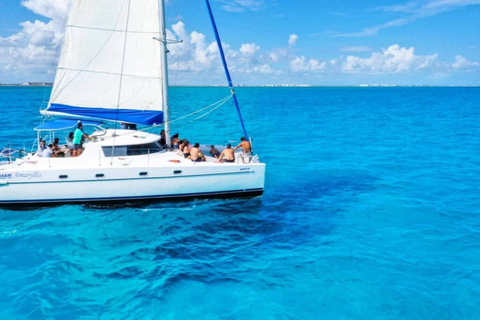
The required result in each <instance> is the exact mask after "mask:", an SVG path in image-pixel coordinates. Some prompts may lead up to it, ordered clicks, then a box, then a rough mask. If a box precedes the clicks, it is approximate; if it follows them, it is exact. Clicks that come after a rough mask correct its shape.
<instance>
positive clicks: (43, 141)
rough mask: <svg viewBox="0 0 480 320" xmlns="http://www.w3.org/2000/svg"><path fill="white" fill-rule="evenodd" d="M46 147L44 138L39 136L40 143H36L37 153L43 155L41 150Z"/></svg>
mask: <svg viewBox="0 0 480 320" xmlns="http://www.w3.org/2000/svg"><path fill="white" fill-rule="evenodd" d="M45 149H47V143H46V142H45V140H42V138H40V144H39V145H38V153H37V154H38V155H39V156H40V157H41V156H42V155H43V151H44V150H45Z"/></svg>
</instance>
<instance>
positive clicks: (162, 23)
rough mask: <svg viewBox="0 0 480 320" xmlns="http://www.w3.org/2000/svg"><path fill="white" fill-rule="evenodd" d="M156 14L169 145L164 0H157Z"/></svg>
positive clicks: (164, 121)
mask: <svg viewBox="0 0 480 320" xmlns="http://www.w3.org/2000/svg"><path fill="white" fill-rule="evenodd" d="M158 16H159V24H160V43H161V45H160V48H161V53H160V61H161V65H162V78H163V85H162V91H163V94H162V98H163V99H162V100H163V101H162V102H163V123H164V124H165V141H166V144H167V145H170V116H169V112H168V65H167V63H168V61H167V53H168V49H167V29H166V27H165V1H164V0H159V1H158Z"/></svg>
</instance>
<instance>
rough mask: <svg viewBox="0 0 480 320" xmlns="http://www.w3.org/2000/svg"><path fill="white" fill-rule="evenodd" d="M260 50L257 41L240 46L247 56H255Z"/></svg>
mask: <svg viewBox="0 0 480 320" xmlns="http://www.w3.org/2000/svg"><path fill="white" fill-rule="evenodd" d="M259 50H260V47H259V46H257V45H256V44H255V43H245V44H242V46H241V47H240V52H241V53H242V54H244V55H245V56H253V55H255V54H256V53H257V52H258V51H259Z"/></svg>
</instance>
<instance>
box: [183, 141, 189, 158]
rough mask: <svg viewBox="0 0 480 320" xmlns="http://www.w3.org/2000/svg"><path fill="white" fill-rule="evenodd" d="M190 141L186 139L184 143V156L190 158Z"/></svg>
mask: <svg viewBox="0 0 480 320" xmlns="http://www.w3.org/2000/svg"><path fill="white" fill-rule="evenodd" d="M190 149H191V148H190V142H188V140H187V141H185V142H184V144H183V150H182V151H183V156H184V157H185V159H190Z"/></svg>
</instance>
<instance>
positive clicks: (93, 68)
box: [44, 0, 163, 125]
mask: <svg viewBox="0 0 480 320" xmlns="http://www.w3.org/2000/svg"><path fill="white" fill-rule="evenodd" d="M130 2H132V5H131V4H130ZM133 4H134V5H133ZM159 19H160V17H159V7H158V0H135V1H131V0H101V1H98V0H73V3H72V5H71V8H70V13H69V18H68V22H67V28H66V32H65V38H64V43H63V47H62V52H61V55H60V59H59V64H58V69H57V74H56V77H55V82H54V86H53V90H52V94H51V97H50V102H49V106H48V108H47V110H46V111H45V112H44V113H45V114H49V115H58V114H63V115H65V114H67V115H76V116H83V117H92V118H98V119H106V120H114V121H125V122H132V123H139V124H149V125H151V124H161V123H162V122H163V107H162V81H163V80H162V71H161V70H162V68H161V60H160V55H161V52H160V41H158V40H154V39H153V38H154V37H155V38H157V39H158V38H159V37H160V32H159V29H160V22H159Z"/></svg>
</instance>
